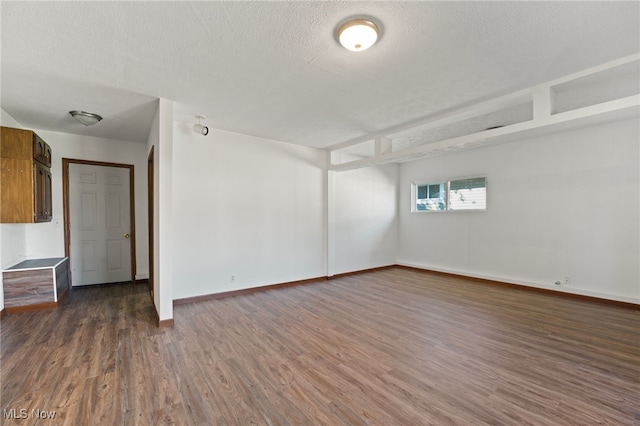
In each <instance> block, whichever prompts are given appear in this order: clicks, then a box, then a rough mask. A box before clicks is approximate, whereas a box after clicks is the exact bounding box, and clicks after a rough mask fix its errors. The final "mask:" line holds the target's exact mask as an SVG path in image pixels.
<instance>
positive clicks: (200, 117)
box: [193, 115, 209, 136]
mask: <svg viewBox="0 0 640 426" xmlns="http://www.w3.org/2000/svg"><path fill="white" fill-rule="evenodd" d="M196 118H197V119H198V124H194V125H193V131H194V132H196V133H199V134H201V135H203V136H207V135H208V134H209V128H208V127H207V126H203V125H202V124H200V120H204V119H205V118H207V116H206V115H196Z"/></svg>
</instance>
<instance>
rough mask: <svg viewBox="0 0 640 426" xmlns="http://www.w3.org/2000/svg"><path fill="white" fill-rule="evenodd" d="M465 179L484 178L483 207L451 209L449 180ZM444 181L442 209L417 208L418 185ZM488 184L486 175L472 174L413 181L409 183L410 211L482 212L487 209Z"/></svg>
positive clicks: (438, 183)
mask: <svg viewBox="0 0 640 426" xmlns="http://www.w3.org/2000/svg"><path fill="white" fill-rule="evenodd" d="M467 179H484V188H485V193H486V194H485V207H484V208H477V209H455V210H452V209H451V182H455V181H459V180H467ZM443 183H444V187H445V192H446V194H445V208H444V210H418V206H417V200H418V187H419V186H428V185H441V184H443ZM487 188H488V184H487V176H486V175H473V176H464V177H456V178H452V179H438V180H435V179H434V180H423V181H415V182H412V183H411V212H412V213H444V212H484V211H487V206H488V202H487V199H488V189H487Z"/></svg>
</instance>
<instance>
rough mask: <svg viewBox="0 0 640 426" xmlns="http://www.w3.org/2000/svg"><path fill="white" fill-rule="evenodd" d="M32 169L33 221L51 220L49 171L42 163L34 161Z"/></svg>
mask: <svg viewBox="0 0 640 426" xmlns="http://www.w3.org/2000/svg"><path fill="white" fill-rule="evenodd" d="M33 169H34V175H35V176H34V188H33V189H34V191H33V192H34V193H33V200H34V221H35V222H49V221H50V220H51V172H49V168H48V167H45V166H44V165H43V164H41V163H38V162H36V163H35V164H34V166H33Z"/></svg>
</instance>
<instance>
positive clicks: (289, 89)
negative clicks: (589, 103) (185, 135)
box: [0, 1, 640, 147]
mask: <svg viewBox="0 0 640 426" xmlns="http://www.w3.org/2000/svg"><path fill="white" fill-rule="evenodd" d="M0 13H1V25H2V27H1V35H2V42H1V43H2V44H1V48H2V50H1V51H0V53H1V61H2V62H1V84H2V85H1V98H0V101H1V106H2V108H3V109H4V110H5V111H7V112H8V113H9V114H10V115H12V116H13V117H14V118H16V119H17V120H18V121H19V122H20V123H21V124H22V125H24V126H26V127H33V128H41V129H48V130H56V131H63V132H68V133H80V134H88V135H94V136H103V137H110V138H115V139H124V140H134V141H136V140H137V141H144V140H146V135H147V132H148V130H149V126H150V124H151V119H152V117H153V114H154V112H155V105H156V103H155V99H156V98H157V97H163V98H167V99H171V100H174V101H175V102H176V103H175V107H176V114H175V119H176V120H179V121H190V120H194V119H193V115H194V114H205V115H207V116H208V117H209V118H208V119H207V120H206V124H208V125H209V126H211V127H216V128H219V129H224V130H230V131H236V132H240V133H245V134H250V135H256V136H261V137H265V138H269V139H275V140H281V141H285V142H292V143H298V144H303V145H308V146H315V147H326V146H330V145H333V144H336V143H339V142H343V141H345V140H349V139H352V138H355V137H359V136H363V135H366V134H368V133H371V132H375V131H377V130H381V129H384V128H387V127H390V126H393V125H397V124H399V123H404V122H407V121H410V120H412V119H415V118H417V117H423V116H427V115H430V114H435V113H437V112H439V111H442V110H446V109H451V108H456V107H462V106H465V105H468V104H470V103H473V102H477V101H480V100H485V99H488V98H492V97H496V96H499V95H503V94H506V93H509V92H512V91H516V90H519V89H523V88H526V87H530V86H533V85H535V84H538V83H542V82H545V81H548V80H551V79H554V78H557V77H561V76H563V75H566V74H569V73H572V72H575V71H579V70H582V69H585V68H589V67H591V66H595V65H598V64H601V63H604V62H607V61H610V60H613V59H616V58H620V57H623V56H626V55H630V54H634V53H637V52H639V51H640V29H639V27H640V23H639V22H640V3H639V2H636V1H630V2H615V1H614V2H609V1H607V2H585V1H581V2H555V1H551V2H519V1H514V2H490V1H481V2H340V1H331V2H7V1H2V2H0ZM361 15H367V16H371V17H373V18H374V19H376V20H377V21H378V22H380V23H381V26H382V28H383V33H382V37H381V39H380V40H379V42H378V43H377V44H376V45H374V46H373V47H372V48H371V49H369V50H368V51H365V52H360V53H353V52H349V51H347V50H345V49H343V48H341V47H340V46H339V45H338V44H337V43H336V41H335V38H334V33H335V29H336V27H337V26H338V25H339V24H340V23H341V22H342V21H344V20H345V19H346V18H348V17H352V16H361ZM71 109H84V110H89V111H92V112H96V113H99V114H101V115H103V116H104V117H105V119H104V120H103V122H101V123H99V124H98V125H96V126H93V127H88V128H85V127H83V126H80V125H79V124H76V123H74V122H73V121H72V119H71V118H70V117H69V116H68V114H67V111H69V110H71Z"/></svg>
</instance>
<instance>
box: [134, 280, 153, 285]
mask: <svg viewBox="0 0 640 426" xmlns="http://www.w3.org/2000/svg"><path fill="white" fill-rule="evenodd" d="M134 284H147V285H149V278H141V279H137V278H136V280H135V281H134Z"/></svg>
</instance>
